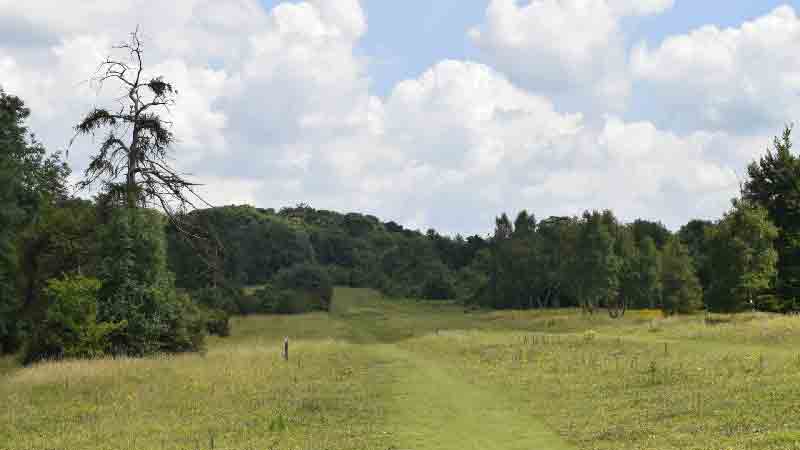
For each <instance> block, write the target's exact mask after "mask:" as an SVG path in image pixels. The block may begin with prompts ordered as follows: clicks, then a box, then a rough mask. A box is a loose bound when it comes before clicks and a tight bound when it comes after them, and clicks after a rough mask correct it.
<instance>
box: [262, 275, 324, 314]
mask: <svg viewBox="0 0 800 450" xmlns="http://www.w3.org/2000/svg"><path fill="white" fill-rule="evenodd" d="M273 284H274V286H275V287H276V288H277V289H278V290H281V291H289V292H291V293H292V295H291V299H292V301H293V302H294V303H295V304H294V305H293V307H292V309H293V311H292V312H305V311H318V310H322V311H327V310H328V309H329V308H330V304H331V299H332V298H333V283H332V282H331V279H330V277H329V276H328V272H327V271H326V270H325V268H324V267H322V266H318V265H314V264H297V265H294V266H292V267H289V268H287V269H283V270H281V271H280V272H278V273H277V274H276V275H275V278H274V280H273Z"/></svg>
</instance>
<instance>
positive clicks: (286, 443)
mask: <svg viewBox="0 0 800 450" xmlns="http://www.w3.org/2000/svg"><path fill="white" fill-rule="evenodd" d="M232 331H233V333H232V336H231V337H229V338H225V339H218V338H212V339H210V340H209V342H208V348H207V350H206V351H205V352H204V353H201V354H193V355H181V356H163V357H155V358H148V359H125V358H117V359H100V360H93V361H62V362H46V363H41V364H37V365H34V366H31V367H24V368H23V367H18V366H16V364H15V362H14V361H13V360H12V359H10V358H7V359H3V360H0V399H2V403H3V408H2V409H0V449H15V450H16V449H44V448H54V449H212V448H214V449H298V450H299V449H303V450H306V449H308V450H311V449H381V450H387V449H471V448H476V449H478V448H479V449H530V448H542V449H552V450H561V449H585V450H589V449H598V450H599V449H609V450H610V449H652V450H669V449H696V450H705V449H708V450H712V449H713V450H727V449H731V450H745V449H748V450H750V449H763V450H766V449H776V450H777V449H781V450H784V449H787V450H791V449H800V318H797V317H785V316H777V315H768V314H759V313H754V314H742V315H736V316H718V315H715V316H708V315H692V316H680V317H671V318H663V317H661V314H660V313H658V312H657V311H629V312H628V313H627V314H626V315H625V317H624V318H622V319H620V320H613V319H611V318H609V317H608V316H607V315H605V314H595V315H593V316H588V315H582V314H581V313H580V312H579V311H577V310H552V311H502V312H497V311H495V312H480V311H478V312H469V311H467V312H465V311H464V310H463V308H462V307H460V306H459V305H456V304H452V303H446V302H438V303H437V302H419V301H412V300H389V299H385V298H383V297H381V296H380V295H379V294H377V293H376V292H374V291H371V290H361V289H344V288H340V289H337V290H336V293H335V297H334V302H333V308H332V311H331V313H330V314H325V313H314V314H308V315H302V316H250V317H240V318H235V319H234V320H233V324H232ZM285 336H288V337H289V338H290V341H291V346H290V359H289V361H288V362H287V361H284V360H283V359H282V358H281V355H280V346H281V343H282V341H283V338H284V337H285Z"/></svg>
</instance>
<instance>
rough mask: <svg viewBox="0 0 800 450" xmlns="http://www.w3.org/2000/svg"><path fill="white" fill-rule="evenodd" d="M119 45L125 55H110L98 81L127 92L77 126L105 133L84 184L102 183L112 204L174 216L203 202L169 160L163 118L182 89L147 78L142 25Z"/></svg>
mask: <svg viewBox="0 0 800 450" xmlns="http://www.w3.org/2000/svg"><path fill="white" fill-rule="evenodd" d="M114 48H115V49H116V50H118V51H120V52H123V53H126V57H122V58H112V57H109V58H107V59H106V60H105V61H104V62H103V63H102V64H100V67H99V68H98V70H97V73H96V76H95V78H94V79H93V80H94V81H95V82H97V83H98V84H99V87H100V88H103V87H104V85H105V84H107V83H110V82H113V83H114V84H116V85H117V86H116V87H117V88H118V89H120V92H121V94H122V95H121V96H120V97H118V98H117V99H116V100H117V103H118V104H119V106H118V107H117V108H116V109H113V110H110V109H105V108H95V109H93V110H92V111H90V112H89V113H88V114H87V115H86V116H85V117H84V118H83V120H82V121H81V122H80V123H78V125H76V127H75V130H76V137H77V136H79V135H91V136H96V135H97V134H98V133H103V137H102V141H101V144H100V147H99V150H98V152H97V153H96V154H95V155H93V156H92V157H91V159H90V163H89V167H88V168H87V169H86V172H85V176H84V179H83V180H82V181H81V182H80V183H79V187H80V188H85V187H88V186H90V185H93V184H94V183H95V182H100V183H102V187H103V190H104V191H105V193H106V194H107V195H108V197H109V198H110V199H111V201H113V202H116V203H118V204H120V205H124V206H125V207H127V208H131V209H134V208H140V207H156V208H157V209H161V210H162V211H164V212H165V213H166V214H167V215H168V216H170V218H174V216H175V213H176V212H177V211H183V210H184V209H185V207H186V206H187V205H188V206H192V207H194V204H193V200H201V201H202V199H201V198H200V197H199V196H198V195H197V194H196V193H195V191H194V189H193V188H194V187H195V186H197V185H196V184H194V183H191V182H189V181H187V180H186V179H185V178H184V176H183V175H182V174H180V173H178V172H177V171H176V170H175V169H174V168H173V167H172V165H171V164H170V161H169V154H168V153H169V150H170V149H171V147H172V144H173V143H174V142H175V136H174V135H173V133H172V131H171V128H172V123H171V122H170V121H168V120H165V119H164V118H163V116H164V115H165V114H169V110H170V107H171V106H173V105H174V104H175V97H176V95H177V93H178V92H177V90H176V89H175V88H174V87H173V85H172V84H170V83H169V82H167V81H165V80H164V79H163V77H160V76H157V77H154V78H147V77H146V74H145V70H144V64H143V54H144V47H143V44H142V40H141V38H140V36H139V32H138V29H137V30H136V31H134V32H133V33H131V37H130V40H129V42H126V43H123V44H120V45H118V46H116V47H114ZM73 139H74V138H73Z"/></svg>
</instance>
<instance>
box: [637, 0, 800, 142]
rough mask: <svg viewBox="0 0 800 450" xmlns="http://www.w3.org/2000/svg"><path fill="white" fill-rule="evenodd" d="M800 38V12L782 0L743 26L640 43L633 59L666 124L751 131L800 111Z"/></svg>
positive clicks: (705, 29) (703, 29)
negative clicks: (799, 98)
mask: <svg viewBox="0 0 800 450" xmlns="http://www.w3.org/2000/svg"><path fill="white" fill-rule="evenodd" d="M798 45H800V19H798V16H797V13H796V12H795V10H794V9H793V8H792V7H790V6H781V7H778V8H776V9H775V10H773V11H772V12H770V13H769V14H766V15H764V16H762V17H759V18H756V19H754V20H752V21H748V22H745V23H743V24H741V25H740V26H738V27H733V28H725V29H722V28H719V27H717V26H715V25H707V26H704V27H701V28H699V29H696V30H693V31H691V32H689V33H687V34H681V35H676V36H670V37H668V38H667V39H665V40H664V41H663V42H661V43H660V44H659V45H657V46H656V47H655V48H650V46H649V45H648V44H646V43H640V44H639V45H637V47H636V48H635V49H634V51H633V53H632V58H631V64H632V70H633V73H634V75H635V77H636V78H637V79H638V80H641V81H642V82H643V83H645V85H644V87H643V89H646V90H647V91H648V92H649V93H650V94H651V95H652V98H651V101H654V102H657V103H658V104H659V105H661V106H662V109H663V111H664V114H662V116H661V117H660V119H661V120H662V122H663V123H664V124H665V126H675V127H681V128H683V129H718V130H728V131H731V132H739V133H742V132H744V133H753V132H756V131H758V130H760V129H763V128H764V127H773V128H774V127H775V126H776V124H780V123H783V122H789V121H792V120H794V119H795V118H796V117H798V113H800V107H799V106H798V102H797V96H798V94H800V54H798V52H797V48H798ZM772 131H773V132H774V131H775V130H772Z"/></svg>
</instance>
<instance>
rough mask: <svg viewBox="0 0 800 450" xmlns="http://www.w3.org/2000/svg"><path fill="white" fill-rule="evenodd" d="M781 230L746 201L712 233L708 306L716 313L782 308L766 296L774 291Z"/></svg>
mask: <svg viewBox="0 0 800 450" xmlns="http://www.w3.org/2000/svg"><path fill="white" fill-rule="evenodd" d="M777 238H778V229H777V228H776V227H775V225H773V224H772V222H771V221H770V219H769V217H768V214H767V212H766V210H764V209H762V208H760V207H758V206H754V205H752V204H750V203H748V202H745V201H737V202H734V206H733V209H732V210H731V211H730V212H728V213H727V214H725V217H724V218H723V219H722V220H721V221H720V222H719V223H718V224H717V225H716V226H715V227H714V228H713V229H711V230H710V232H709V243H710V252H709V262H710V267H711V274H712V279H711V285H710V288H709V292H708V295H707V296H706V304H707V306H708V307H709V309H710V310H712V311H715V312H737V311H743V310H745V309H755V308H758V309H761V310H775V309H779V305H776V304H774V303H773V302H772V301H769V302H763V301H760V299H765V298H766V299H772V298H774V297H771V296H766V297H765V294H769V293H770V291H771V289H772V288H773V287H774V282H775V277H776V275H777V268H776V266H777V262H778V253H777V251H776V250H775V247H774V242H775V240H776V239H777Z"/></svg>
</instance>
